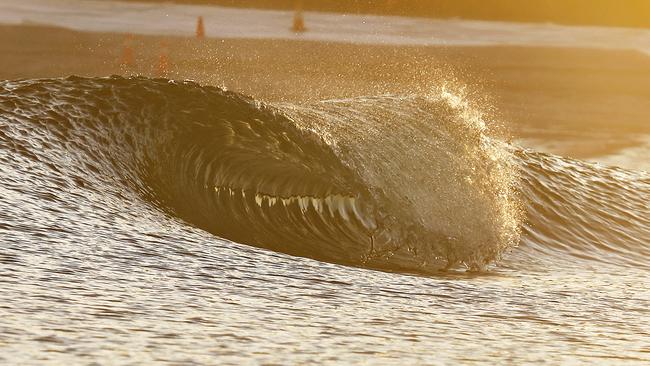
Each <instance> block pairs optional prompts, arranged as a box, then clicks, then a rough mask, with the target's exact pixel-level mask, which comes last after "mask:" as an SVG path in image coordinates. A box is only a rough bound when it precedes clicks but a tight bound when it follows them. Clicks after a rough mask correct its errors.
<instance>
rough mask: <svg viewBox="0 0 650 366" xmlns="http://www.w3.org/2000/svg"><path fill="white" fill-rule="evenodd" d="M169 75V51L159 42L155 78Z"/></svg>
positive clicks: (165, 45)
mask: <svg viewBox="0 0 650 366" xmlns="http://www.w3.org/2000/svg"><path fill="white" fill-rule="evenodd" d="M167 75H169V49H168V47H167V43H166V42H164V41H163V42H160V54H159V55H158V65H157V66H156V76H158V77H167Z"/></svg>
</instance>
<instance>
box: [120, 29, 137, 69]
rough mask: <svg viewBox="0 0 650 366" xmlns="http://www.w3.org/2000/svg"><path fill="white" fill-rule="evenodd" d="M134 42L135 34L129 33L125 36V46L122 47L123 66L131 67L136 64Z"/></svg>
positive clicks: (121, 61)
mask: <svg viewBox="0 0 650 366" xmlns="http://www.w3.org/2000/svg"><path fill="white" fill-rule="evenodd" d="M132 42H133V34H129V35H127V36H126V37H125V38H124V48H123V49H122V57H121V59H120V66H122V67H129V66H133V64H135V59H134V57H133V46H132V45H131V43H132Z"/></svg>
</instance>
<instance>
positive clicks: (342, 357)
mask: <svg viewBox="0 0 650 366" xmlns="http://www.w3.org/2000/svg"><path fill="white" fill-rule="evenodd" d="M0 142H1V146H2V148H1V149H0V198H1V199H0V235H1V236H0V238H1V246H0V262H1V265H0V282H1V283H2V285H1V286H0V303H1V304H2V305H0V317H1V319H2V322H0V327H1V330H0V360H1V361H3V362H5V363H8V364H26V363H27V364H28V363H32V364H40V363H44V362H45V361H49V362H53V363H63V362H72V363H85V362H89V363H91V362H98V363H104V362H108V363H142V362H151V361H165V362H168V363H172V364H178V363H182V364H185V363H188V364H191V363H218V364H241V363H250V362H255V363H270V364H286V363H319V364H327V363H332V364H340V363H346V364H357V363H363V362H370V363H380V364H397V363H400V364H444V363H461V364H471V363H476V364H494V363H524V362H542V361H546V362H549V363H551V364H566V363H577V364H593V363H616V364H618V363H638V364H647V363H648V362H650V336H649V335H648V332H647V330H646V328H647V324H649V323H650V314H649V312H650V311H649V310H648V305H649V302H650V288H649V285H648V283H649V281H648V274H649V272H648V270H649V267H650V261H649V260H648V258H650V243H649V242H650V205H649V204H648V202H650V177H649V176H648V175H647V174H645V173H639V172H634V171H627V170H622V169H617V168H609V167H604V166H600V165H594V164H587V163H583V162H579V161H574V160H570V159H566V158H562V157H558V156H552V155H547V154H541V153H536V152H533V151H527V150H522V149H519V148H516V147H512V146H508V145H506V144H504V143H501V142H499V141H498V140H495V139H493V138H490V137H489V136H488V131H487V130H486V127H485V123H484V121H483V120H482V117H481V115H480V114H479V113H478V112H476V111H473V110H472V109H471V108H470V107H469V106H467V105H466V104H464V103H463V102H462V100H460V99H458V98H457V97H455V96H453V95H451V94H448V93H444V92H443V93H439V94H436V95H430V96H426V97H418V96H401V97H398V96H384V97H372V98H359V99H353V100H343V101H326V102H322V103H316V104H312V105H308V106H295V105H287V104H282V105H275V106H268V105H264V104H262V103H260V102H257V101H255V100H252V99H249V98H246V97H243V96H240V95H238V94H236V93H231V92H224V91H222V90H220V89H218V88H213V87H202V86H199V85H196V84H193V83H176V82H168V81H166V80H151V79H142V78H134V79H123V78H117V77H114V78H95V79H82V78H68V79H49V80H27V81H5V82H2V83H0ZM377 269H379V271H378V270H377ZM465 269H471V271H470V272H465Z"/></svg>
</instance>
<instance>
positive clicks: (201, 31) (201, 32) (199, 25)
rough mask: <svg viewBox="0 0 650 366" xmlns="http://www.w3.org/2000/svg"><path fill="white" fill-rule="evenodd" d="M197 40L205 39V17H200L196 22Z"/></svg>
mask: <svg viewBox="0 0 650 366" xmlns="http://www.w3.org/2000/svg"><path fill="white" fill-rule="evenodd" d="M196 38H198V39H203V38H205V26H204V25H203V17H199V19H198V20H197V21H196Z"/></svg>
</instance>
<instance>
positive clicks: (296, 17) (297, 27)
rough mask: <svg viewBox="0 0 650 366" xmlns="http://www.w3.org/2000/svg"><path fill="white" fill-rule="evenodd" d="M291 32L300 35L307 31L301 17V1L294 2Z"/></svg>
mask: <svg viewBox="0 0 650 366" xmlns="http://www.w3.org/2000/svg"><path fill="white" fill-rule="evenodd" d="M291 30H292V31H294V32H297V33H301V32H304V31H306V30H307V28H305V19H304V18H303V16H302V1H296V5H295V13H294V14H293V26H292V27H291Z"/></svg>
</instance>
